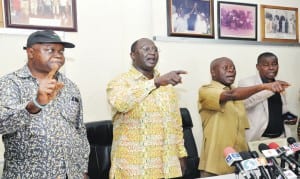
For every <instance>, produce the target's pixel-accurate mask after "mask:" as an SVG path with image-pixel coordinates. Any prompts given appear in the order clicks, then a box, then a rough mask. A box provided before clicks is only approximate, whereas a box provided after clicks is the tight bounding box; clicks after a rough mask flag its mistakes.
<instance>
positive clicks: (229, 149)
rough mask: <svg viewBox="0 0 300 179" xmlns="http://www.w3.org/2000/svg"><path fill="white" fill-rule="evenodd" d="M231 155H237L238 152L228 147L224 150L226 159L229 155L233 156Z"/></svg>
mask: <svg viewBox="0 0 300 179" xmlns="http://www.w3.org/2000/svg"><path fill="white" fill-rule="evenodd" d="M231 153H236V151H235V150H234V149H233V148H232V147H226V148H225V149H224V156H225V157H226V156H227V155H229V154H231Z"/></svg>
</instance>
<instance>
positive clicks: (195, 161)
mask: <svg viewBox="0 0 300 179" xmlns="http://www.w3.org/2000/svg"><path fill="white" fill-rule="evenodd" d="M180 113H181V118H182V127H183V138H184V146H185V148H186V151H187V154H188V157H187V170H186V171H185V174H184V176H183V178H185V179H190V178H199V177H200V171H199V170H198V165H199V155H198V150H197V145H196V142H195V139H194V135H193V132H192V128H193V121H192V118H191V115H190V112H189V110H188V109H187V108H180Z"/></svg>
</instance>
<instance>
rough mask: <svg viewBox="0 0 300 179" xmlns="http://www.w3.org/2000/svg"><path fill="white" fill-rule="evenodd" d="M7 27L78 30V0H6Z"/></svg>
mask: <svg viewBox="0 0 300 179" xmlns="http://www.w3.org/2000/svg"><path fill="white" fill-rule="evenodd" d="M4 11H5V25H6V27H13V28H24V29H52V30H62V31H73V32H76V31H77V17H76V0H4Z"/></svg>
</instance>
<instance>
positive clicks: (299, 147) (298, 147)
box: [287, 137, 300, 161]
mask: <svg viewBox="0 0 300 179" xmlns="http://www.w3.org/2000/svg"><path fill="white" fill-rule="evenodd" d="M287 143H288V144H289V147H290V149H291V150H292V151H293V152H295V159H296V160H297V161H298V159H299V154H300V144H299V143H297V142H296V139H295V138H294V137H288V138H287Z"/></svg>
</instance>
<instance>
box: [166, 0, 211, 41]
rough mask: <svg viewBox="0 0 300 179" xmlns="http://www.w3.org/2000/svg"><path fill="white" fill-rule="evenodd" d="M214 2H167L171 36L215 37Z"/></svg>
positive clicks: (174, 0)
mask: <svg viewBox="0 0 300 179" xmlns="http://www.w3.org/2000/svg"><path fill="white" fill-rule="evenodd" d="M213 14H214V13H213V0H167V23H168V35H169V36H187V37H204V38H213V37H214V23H213Z"/></svg>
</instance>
